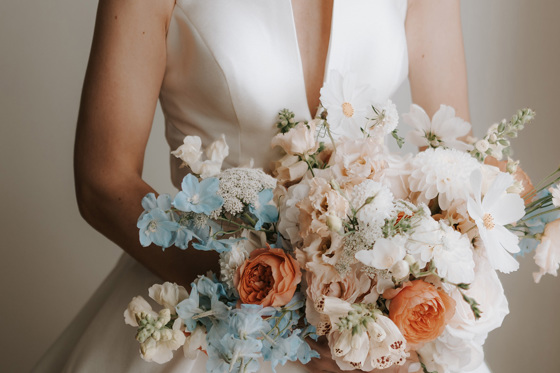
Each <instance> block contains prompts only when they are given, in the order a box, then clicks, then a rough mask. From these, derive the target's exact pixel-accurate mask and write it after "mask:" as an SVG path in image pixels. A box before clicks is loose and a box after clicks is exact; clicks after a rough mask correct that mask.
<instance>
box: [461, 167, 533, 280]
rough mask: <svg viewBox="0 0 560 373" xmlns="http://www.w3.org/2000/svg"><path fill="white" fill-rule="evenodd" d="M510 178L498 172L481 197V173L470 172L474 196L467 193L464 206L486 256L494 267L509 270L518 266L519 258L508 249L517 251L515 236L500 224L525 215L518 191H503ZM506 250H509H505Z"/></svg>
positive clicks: (517, 240)
mask: <svg viewBox="0 0 560 373" xmlns="http://www.w3.org/2000/svg"><path fill="white" fill-rule="evenodd" d="M513 182H514V179H513V176H511V175H510V174H508V173H504V172H501V173H499V174H498V176H496V179H495V180H494V182H493V183H492V185H491V186H490V188H489V189H488V192H487V193H486V194H485V195H484V199H482V191H481V188H482V173H481V172H480V171H476V172H473V174H472V176H471V185H472V190H473V193H474V199H473V198H471V197H469V198H468V201H467V209H468V212H469V215H470V216H471V218H472V219H473V220H474V221H475V223H476V225H477V227H478V232H479V234H480V238H481V239H482V242H483V243H484V247H485V248H486V253H487V254H488V259H489V261H490V263H491V264H492V266H493V268H494V269H497V270H499V271H501V272H505V273H509V272H512V271H515V270H517V269H518V268H519V262H518V261H517V260H515V259H514V258H513V257H512V256H511V255H510V254H509V253H517V252H519V250H520V249H519V245H518V242H519V238H518V237H517V236H516V235H515V234H513V233H512V232H510V231H509V230H508V229H507V228H505V227H504V226H505V225H507V224H511V223H515V222H517V221H518V220H519V219H521V218H522V217H523V216H524V215H525V204H524V202H523V199H522V198H521V197H519V195H518V194H512V193H507V192H506V190H507V189H508V188H509V187H510V186H511V185H512V184H513ZM508 252H509V253H508Z"/></svg>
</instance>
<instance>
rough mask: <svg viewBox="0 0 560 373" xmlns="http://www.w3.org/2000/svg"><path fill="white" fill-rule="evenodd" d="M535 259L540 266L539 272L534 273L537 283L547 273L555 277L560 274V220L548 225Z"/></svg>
mask: <svg viewBox="0 0 560 373" xmlns="http://www.w3.org/2000/svg"><path fill="white" fill-rule="evenodd" d="M534 258H535V263H537V265H538V266H539V271H538V272H535V273H533V277H534V279H535V282H536V283H538V282H539V281H540V280H541V277H542V276H543V275H545V274H547V273H548V274H551V275H553V276H556V275H557V274H558V268H559V267H560V219H557V220H554V221H553V222H551V223H548V224H547V225H546V227H545V228H544V234H543V236H542V240H541V243H540V244H539V246H537V250H536V251H535V257H534Z"/></svg>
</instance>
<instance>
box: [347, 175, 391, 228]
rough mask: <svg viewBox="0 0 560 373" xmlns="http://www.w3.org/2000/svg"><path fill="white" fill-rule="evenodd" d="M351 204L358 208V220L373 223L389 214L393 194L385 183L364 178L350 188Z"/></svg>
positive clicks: (387, 216) (378, 221)
mask: <svg viewBox="0 0 560 373" xmlns="http://www.w3.org/2000/svg"><path fill="white" fill-rule="evenodd" d="M351 201H352V206H353V207H354V208H355V209H356V210H358V213H357V218H358V220H360V221H362V222H364V223H368V224H375V223H380V222H382V221H383V220H385V219H387V218H389V217H390V216H391V212H392V211H393V194H392V193H391V191H390V190H389V188H387V187H386V186H385V185H383V184H381V183H378V182H376V181H373V180H365V181H363V182H361V183H360V184H358V185H356V186H355V187H354V189H352V195H351Z"/></svg>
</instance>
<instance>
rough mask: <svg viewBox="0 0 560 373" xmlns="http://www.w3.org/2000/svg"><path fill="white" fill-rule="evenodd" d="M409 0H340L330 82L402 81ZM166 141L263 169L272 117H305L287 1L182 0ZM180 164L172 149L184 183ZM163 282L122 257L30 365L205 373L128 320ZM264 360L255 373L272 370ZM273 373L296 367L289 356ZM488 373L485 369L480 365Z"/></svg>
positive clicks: (296, 372) (169, 78)
mask: <svg viewBox="0 0 560 373" xmlns="http://www.w3.org/2000/svg"><path fill="white" fill-rule="evenodd" d="M406 5H407V4H406V0H335V1H334V9H333V15H332V25H331V35H330V40H329V49H328V57H327V61H326V69H325V79H326V78H327V77H328V74H329V71H331V70H338V71H340V72H341V73H343V74H344V73H346V72H350V71H351V72H353V73H355V74H358V76H359V77H360V79H361V80H362V81H363V83H364V84H370V85H372V86H374V87H375V88H376V97H375V98H376V100H378V101H384V100H385V99H387V98H389V97H390V96H391V95H392V94H393V93H394V92H395V90H396V89H397V88H398V87H399V86H400V85H401V83H402V82H403V81H404V80H405V78H406V76H407V72H408V57H407V49H406V37H405V30H404V21H405V17H406ZM160 102H161V107H162V109H163V113H164V116H165V129H166V132H165V134H166V138H167V141H168V142H169V145H170V148H171V149H176V148H177V147H178V146H179V145H180V144H181V143H182V140H183V138H184V136H185V135H197V136H200V137H201V138H202V142H203V145H208V144H209V143H211V142H212V141H214V140H216V139H218V138H219V137H220V136H221V135H222V134H224V135H225V136H226V139H227V142H228V144H229V146H230V155H229V157H228V158H227V159H226V166H238V165H242V164H247V163H249V162H250V160H251V159H252V160H253V161H254V164H255V166H257V167H264V168H267V166H268V164H269V162H270V159H271V158H272V155H273V153H272V152H271V151H270V146H269V143H270V139H271V137H272V136H273V135H274V133H275V126H274V124H275V122H276V117H277V113H278V111H279V110H281V109H283V108H290V109H291V110H293V111H294V112H295V114H296V118H297V119H300V120H302V119H311V117H312V115H314V114H315V113H311V112H310V110H309V108H308V106H307V97H306V90H305V84H304V79H303V69H302V64H301V56H300V52H299V47H298V43H297V34H296V28H295V22H294V17H293V10H292V6H291V1H290V0H235V1H232V0H177V2H176V5H175V8H174V9H173V14H172V18H171V21H170V25H169V31H168V35H167V66H166V71H165V75H164V80H163V83H162V87H161V94H160ZM185 173H186V170H185V169H180V168H179V161H178V160H177V159H176V158H174V157H171V174H172V181H173V183H174V185H175V186H177V187H178V188H179V185H180V181H181V180H182V178H183V176H184V175H185ZM160 282H161V280H160V279H159V278H157V277H156V276H154V275H153V274H151V273H150V272H149V271H147V270H146V269H145V268H144V267H143V266H141V265H140V264H138V263H136V262H135V261H134V260H133V259H131V258H130V257H129V256H128V255H126V254H124V255H123V256H122V257H121V259H120V260H119V262H118V264H117V266H116V267H115V269H114V270H113V271H112V273H111V274H110V275H109V276H108V277H107V279H106V280H105V281H104V283H103V284H102V285H101V286H100V288H99V289H98V290H97V291H96V293H95V294H94V295H93V296H92V298H91V299H90V301H89V302H88V303H87V304H86V306H85V307H84V308H83V309H82V310H81V311H80V313H79V314H78V316H77V317H76V319H75V320H74V321H73V322H72V323H71V324H70V325H69V327H68V328H67V329H66V330H65V331H64V333H63V334H62V335H61V337H60V338H59V339H58V340H57V342H56V343H55V344H53V346H51V348H50V349H49V351H48V352H47V353H46V354H45V356H44V357H43V358H42V359H41V361H40V362H39V363H38V365H37V366H36V367H35V369H34V370H33V372H35V373H38V372H80V373H88V372H92V373H97V372H130V373H132V372H134V373H164V372H165V373H179V372H180V373H200V372H204V371H205V364H206V357H205V355H203V354H200V356H199V358H197V359H196V360H190V361H189V360H187V359H185V358H184V357H182V356H180V355H181V354H182V352H181V350H179V351H177V352H175V358H174V359H173V360H172V361H171V362H169V363H167V364H164V365H158V364H155V363H146V362H144V361H143V360H142V359H141V358H140V355H139V351H138V344H137V342H136V341H135V340H134V335H135V329H134V328H132V327H130V326H127V325H125V324H124V319H123V311H124V310H125V308H126V306H127V304H128V302H129V301H130V300H131V299H132V297H134V296H136V295H142V296H144V297H147V290H148V288H149V287H150V286H151V285H152V284H154V283H160ZM270 371H271V370H270V367H269V366H267V365H266V364H263V365H262V369H261V372H270ZM277 372H280V373H287V372H290V373H300V372H301V373H303V372H306V370H305V369H304V368H303V367H302V366H300V365H299V364H296V363H288V364H287V365H286V366H284V367H277ZM483 372H487V370H480V373H483Z"/></svg>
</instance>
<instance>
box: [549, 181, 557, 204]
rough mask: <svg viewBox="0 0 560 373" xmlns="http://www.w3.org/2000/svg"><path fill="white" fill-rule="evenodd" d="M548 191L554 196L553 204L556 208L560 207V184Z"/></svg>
mask: <svg viewBox="0 0 560 373" xmlns="http://www.w3.org/2000/svg"><path fill="white" fill-rule="evenodd" d="M548 191H549V192H550V194H552V204H553V205H554V207H560V184H556V186H553V187H550V188H549V189H548Z"/></svg>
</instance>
